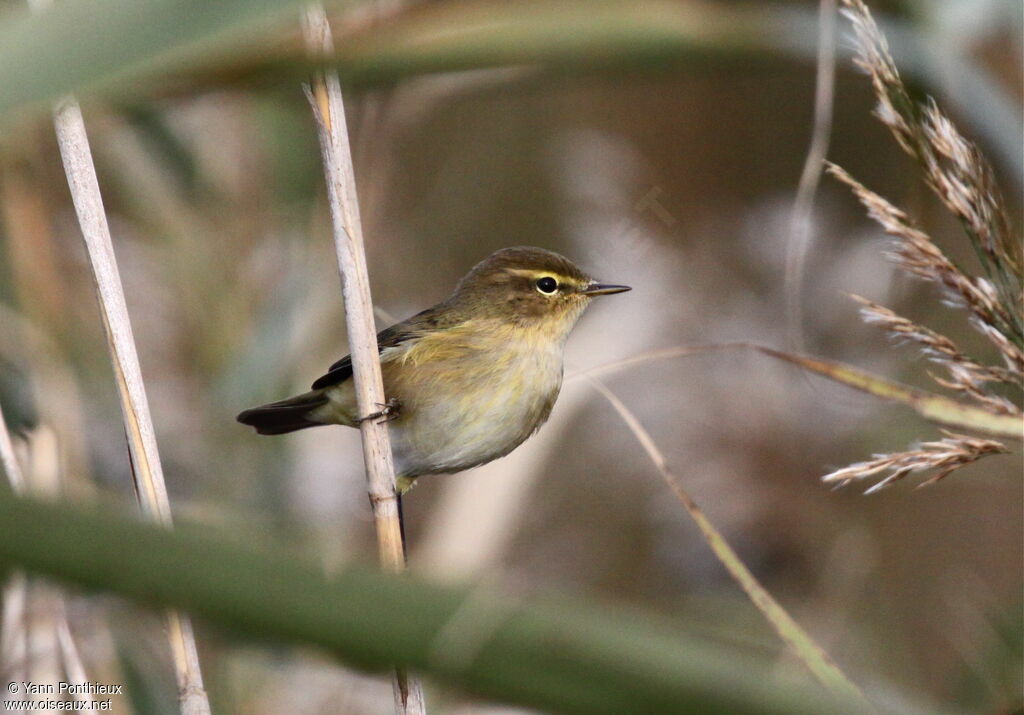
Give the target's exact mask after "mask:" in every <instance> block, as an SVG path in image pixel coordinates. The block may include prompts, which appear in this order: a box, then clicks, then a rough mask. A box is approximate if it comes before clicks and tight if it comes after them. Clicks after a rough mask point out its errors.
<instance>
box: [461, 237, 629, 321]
mask: <svg viewBox="0 0 1024 715" xmlns="http://www.w3.org/2000/svg"><path fill="white" fill-rule="evenodd" d="M627 290H630V288H629V286H623V285H611V284H605V283H598V282H597V281H595V280H594V279H593V278H591V277H590V276H588V275H587V274H586V273H584V272H583V271H582V270H580V269H579V268H578V267H577V266H576V265H575V264H574V263H573V262H572V261H570V260H569V259H568V258H565V257H563V256H560V255H558V254H557V253H553V252H552V251H547V250H544V249H543V248H534V247H532V246H517V247H514V248H503V249H501V250H500V251H495V252H494V253H492V254H491V255H490V256H488V257H487V258H485V259H484V260H483V261H481V262H480V263H478V264H477V265H476V266H475V267H474V268H473V270H471V271H470V272H469V273H468V274H467V275H466V276H465V277H464V278H463V279H462V280H461V281H460V282H459V285H458V287H457V288H456V289H455V293H454V294H453V295H452V297H451V298H450V299H449V303H450V304H451V305H452V306H453V307H457V308H458V309H459V311H460V312H462V313H463V314H464V315H466V317H473V318H489V319H498V320H501V321H504V322H507V323H508V324H510V325H516V326H519V327H524V328H527V329H535V330H539V331H543V333H545V334H552V335H554V336H562V337H564V336H565V335H568V333H569V331H570V330H572V327H573V326H574V325H575V324H576V321H577V320H578V319H579V317H580V315H581V314H582V313H583V310H584V309H585V308H586V307H587V305H589V304H590V301H591V300H592V299H593V298H595V297H596V296H599V295H611V294H613V293H622V292H624V291H627Z"/></svg>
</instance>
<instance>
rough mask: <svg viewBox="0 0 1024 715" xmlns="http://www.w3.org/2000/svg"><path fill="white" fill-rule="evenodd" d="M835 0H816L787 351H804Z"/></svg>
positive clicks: (789, 273) (791, 249) (790, 263)
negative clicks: (805, 297) (807, 136)
mask: <svg viewBox="0 0 1024 715" xmlns="http://www.w3.org/2000/svg"><path fill="white" fill-rule="evenodd" d="M835 26H836V0H819V3H818V60H817V72H816V74H815V83H814V119H813V122H812V129H811V143H810V146H809V147H808V148H807V156H806V157H805V158H804V167H803V170H802V171H801V172H800V183H799V184H798V185H797V191H796V198H795V199H794V200H793V213H792V215H791V217H790V227H789V240H788V242H787V243H786V272H785V297H786V339H787V343H788V346H789V348H790V349H791V350H796V351H803V350H804V335H803V325H804V318H803V286H804V273H805V272H806V265H807V253H808V250H809V249H810V246H811V241H812V239H813V231H814V218H813V215H812V213H813V210H814V197H815V196H816V195H817V193H818V184H819V183H821V172H822V170H823V169H824V168H825V157H826V155H827V154H828V145H829V140H830V138H831V133H832V110H833V103H834V96H835V82H836V39H835V35H836V27H835Z"/></svg>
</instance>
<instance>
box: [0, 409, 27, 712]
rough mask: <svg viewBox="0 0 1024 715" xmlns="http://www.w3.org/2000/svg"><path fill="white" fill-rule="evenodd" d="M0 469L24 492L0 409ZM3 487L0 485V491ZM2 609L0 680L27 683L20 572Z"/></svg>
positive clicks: (6, 696)
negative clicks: (24, 681) (23, 681)
mask: <svg viewBox="0 0 1024 715" xmlns="http://www.w3.org/2000/svg"><path fill="white" fill-rule="evenodd" d="M0 470H3V473H4V475H5V476H6V477H7V482H8V483H9V484H10V487H11V489H12V490H13V491H14V492H15V493H22V492H23V491H24V490H25V476H24V475H23V474H22V471H21V465H20V464H18V455H17V454H15V452H14V443H13V442H12V441H11V435H10V433H9V432H8V431H7V423H6V422H5V421H4V411H3V408H2V407H0ZM3 488H5V487H4V485H3V484H2V483H0V489H3ZM2 596H3V608H2V611H0V680H10V681H11V682H16V681H19V680H28V641H29V622H28V610H27V609H28V604H27V601H28V580H27V579H26V578H25V574H23V573H21V572H20V571H18V572H14V573H11V574H10V576H9V578H8V581H7V583H6V585H5V586H4V589H3V594H2ZM13 699H14V696H13V694H12V693H10V692H8V691H7V689H6V688H5V689H4V692H3V693H0V700H2V701H8V700H13Z"/></svg>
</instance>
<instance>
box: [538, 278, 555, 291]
mask: <svg viewBox="0 0 1024 715" xmlns="http://www.w3.org/2000/svg"><path fill="white" fill-rule="evenodd" d="M537 290H539V291H540V292H541V293H545V294H546V295H551V294H552V293H554V292H555V291H556V290H558V281H556V280H555V279H554V278H552V277H551V276H544V277H543V278H540V279H538V280H537Z"/></svg>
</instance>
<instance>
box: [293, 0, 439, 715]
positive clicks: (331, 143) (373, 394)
mask: <svg viewBox="0 0 1024 715" xmlns="http://www.w3.org/2000/svg"><path fill="white" fill-rule="evenodd" d="M303 35H304V37H305V41H306V46H307V48H308V50H309V52H310V53H311V54H313V55H314V56H316V57H321V56H325V55H331V54H333V50H334V47H333V44H334V43H333V40H332V38H331V28H330V25H329V24H328V22H327V16H326V14H325V13H324V9H323V7H322V6H321V5H311V6H310V7H309V8H308V9H307V10H306V13H305V15H304V17H303ZM306 95H307V97H308V99H309V103H310V106H311V107H312V110H313V116H314V118H315V119H316V125H317V135H318V137H319V140H320V151H321V155H322V157H323V164H324V178H325V180H326V183H327V198H328V203H329V205H330V210H331V224H332V226H333V232H334V249H335V252H336V253H337V257H338V270H339V271H340V273H341V288H342V294H343V297H344V300H345V325H346V328H347V330H348V340H349V349H350V351H351V353H352V373H353V379H354V380H355V390H356V403H357V405H358V408H359V413H360V414H362V415H369V414H372V413H374V412H377V411H379V410H380V408H381V406H382V405H383V404H384V403H385V397H384V382H383V379H382V378H381V369H380V357H379V354H378V348H377V329H376V325H375V324H374V319H373V301H372V299H371V297H370V281H369V278H368V273H367V268H366V253H365V251H364V248H363V229H362V225H361V222H360V219H359V202H358V197H357V196H356V182H355V171H354V169H353V166H352V151H351V147H350V146H349V137H348V128H347V126H346V123H345V106H344V103H343V101H342V96H341V83H340V81H339V80H338V75H337V73H335V72H326V73H318V74H316V75H315V76H314V77H313V78H312V80H311V81H310V83H309V84H308V85H307V86H306ZM359 428H360V432H361V433H362V443H363V461H364V463H365V464H366V480H367V487H368V489H369V494H370V504H371V505H372V508H373V518H374V525H375V528H376V532H377V548H378V553H379V557H380V563H381V566H383V568H384V569H385V570H387V571H394V572H398V571H402V570H403V569H404V568H405V545H404V543H403V540H402V526H401V503H400V501H399V497H398V494H397V491H396V489H395V467H394V463H393V460H392V456H391V443H390V441H389V439H388V429H387V424H386V423H384V422H382V421H380V420H364V421H363V422H362V423H360V426H359ZM394 687H395V711H396V712H398V713H401V714H412V715H417V714H418V713H425V712H426V709H425V706H424V701H423V689H422V686H421V684H420V682H419V681H418V680H417V679H415V678H410V677H408V676H407V675H406V674H405V673H404V672H403V671H401V670H396V672H395V678H394Z"/></svg>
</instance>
